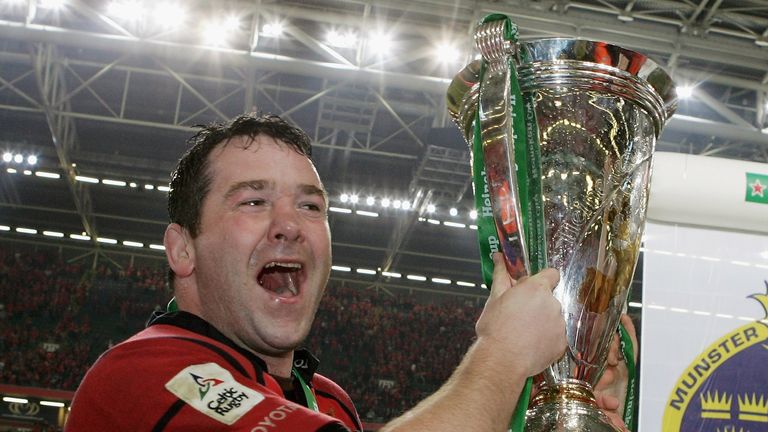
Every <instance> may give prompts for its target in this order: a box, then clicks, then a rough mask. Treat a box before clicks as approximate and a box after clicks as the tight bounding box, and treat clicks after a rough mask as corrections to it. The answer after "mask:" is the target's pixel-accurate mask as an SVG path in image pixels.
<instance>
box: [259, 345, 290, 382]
mask: <svg viewBox="0 0 768 432" xmlns="http://www.w3.org/2000/svg"><path fill="white" fill-rule="evenodd" d="M257 354H258V356H259V357H261V358H262V359H263V360H264V363H266V364H267V370H268V371H269V374H270V375H272V376H274V377H278V378H291V369H292V368H293V351H288V352H287V353H284V354H281V355H279V356H268V355H264V354H260V353H257Z"/></svg>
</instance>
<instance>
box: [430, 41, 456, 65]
mask: <svg viewBox="0 0 768 432" xmlns="http://www.w3.org/2000/svg"><path fill="white" fill-rule="evenodd" d="M460 55H461V53H460V52H459V50H458V48H456V47H455V46H453V44H451V43H448V42H443V43H441V44H439V45H438V46H437V47H436V49H435V56H436V57H437V60H438V61H439V62H441V63H455V62H457V61H458V60H459V56H460Z"/></svg>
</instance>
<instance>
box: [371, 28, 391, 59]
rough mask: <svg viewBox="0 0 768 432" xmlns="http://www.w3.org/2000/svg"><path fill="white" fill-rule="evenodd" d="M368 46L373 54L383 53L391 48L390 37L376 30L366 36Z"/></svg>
mask: <svg viewBox="0 0 768 432" xmlns="http://www.w3.org/2000/svg"><path fill="white" fill-rule="evenodd" d="M368 48H370V49H371V51H372V52H373V53H374V54H377V55H385V54H388V53H389V52H390V51H391V50H392V38H391V37H390V36H389V35H388V34H386V33H383V32H376V33H373V34H371V35H370V36H369V37H368Z"/></svg>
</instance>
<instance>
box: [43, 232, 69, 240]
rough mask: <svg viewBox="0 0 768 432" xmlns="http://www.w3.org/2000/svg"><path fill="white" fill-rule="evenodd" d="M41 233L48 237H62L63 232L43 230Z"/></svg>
mask: <svg viewBox="0 0 768 432" xmlns="http://www.w3.org/2000/svg"><path fill="white" fill-rule="evenodd" d="M43 235H44V236H48V237H58V238H62V237H64V233H63V232H58V231H43Z"/></svg>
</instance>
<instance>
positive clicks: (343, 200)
mask: <svg viewBox="0 0 768 432" xmlns="http://www.w3.org/2000/svg"><path fill="white" fill-rule="evenodd" d="M339 199H340V200H341V202H343V203H345V202H347V201H349V194H345V193H343V194H341V196H340V197H339Z"/></svg>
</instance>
